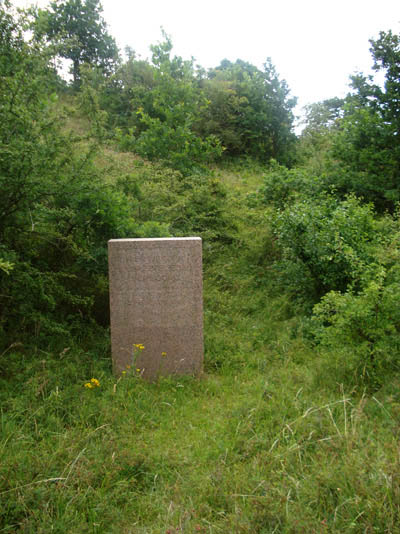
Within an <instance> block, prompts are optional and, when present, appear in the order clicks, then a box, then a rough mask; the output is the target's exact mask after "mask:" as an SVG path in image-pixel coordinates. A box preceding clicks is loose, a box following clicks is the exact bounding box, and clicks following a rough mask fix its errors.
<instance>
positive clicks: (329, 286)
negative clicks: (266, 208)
mask: <svg viewBox="0 0 400 534" xmlns="http://www.w3.org/2000/svg"><path fill="white" fill-rule="evenodd" d="M271 224H272V228H273V234H274V236H275V238H276V240H277V244H278V247H279V248H280V251H281V259H280V260H279V261H278V262H277V263H276V264H275V268H276V271H277V273H278V278H280V279H281V283H282V284H284V285H285V287H286V289H287V290H288V291H289V293H291V294H292V295H293V296H295V297H296V298H297V299H300V300H302V301H303V302H305V303H308V304H315V303H316V302H318V300H319V299H320V298H321V297H322V296H323V295H325V294H326V293H327V292H328V291H332V290H336V291H346V290H347V289H350V288H351V289H353V290H355V291H357V290H358V289H359V288H360V280H361V276H362V273H363V272H364V270H365V267H366V266H367V265H369V264H370V263H371V262H373V261H374V256H375V252H376V246H377V245H378V244H379V242H380V240H381V239H382V235H381V234H380V233H379V232H378V228H379V225H378V223H377V221H376V219H375V218H374V212H373V208H372V206H371V205H363V204H361V203H360V201H359V200H358V199H356V198H355V197H353V196H349V197H348V198H347V199H346V200H343V201H340V200H338V199H337V198H335V197H334V196H332V195H327V194H324V195H321V196H319V197H317V198H315V199H306V198H300V199H298V200H297V201H295V202H293V203H292V204H289V205H288V206H286V207H285V208H283V209H278V210H275V211H274V212H273V214H272V216H271Z"/></svg>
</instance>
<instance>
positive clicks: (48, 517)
mask: <svg viewBox="0 0 400 534" xmlns="http://www.w3.org/2000/svg"><path fill="white" fill-rule="evenodd" d="M121 165H123V163H121ZM257 173H258V171H257ZM257 173H255V172H252V171H251V170H243V171H242V172H240V173H238V172H237V171H236V172H234V171H233V170H229V169H225V170H216V171H215V175H216V177H217V179H220V180H222V181H223V182H224V183H225V184H226V185H228V187H229V189H230V203H231V204H230V205H231V207H232V211H233V213H234V214H235V217H236V220H237V224H238V237H237V239H236V240H235V241H234V242H233V244H231V245H224V246H215V247H214V248H212V249H211V250H208V251H207V254H206V261H205V265H204V268H205V273H204V307H205V316H204V317H205V372H204V375H203V376H202V377H200V378H198V379H194V378H191V377H184V378H171V379H163V380H160V381H159V382H157V383H154V384H149V383H146V382H144V381H143V380H142V379H141V378H140V377H137V376H135V374H134V372H133V373H131V374H128V375H126V376H125V377H124V378H122V379H120V380H116V379H115V378H114V377H113V376H112V374H111V361H110V353H109V345H108V337H106V338H104V337H103V335H101V334H99V339H98V342H97V348H96V349H94V348H93V344H92V345H91V346H90V349H85V342H84V340H82V344H81V346H80V348H77V347H65V349H64V350H62V351H58V352H57V353H46V352H40V351H33V352H32V353H30V352H27V350H26V349H24V350H22V347H18V346H14V347H10V349H9V350H8V351H7V352H6V353H4V354H2V355H0V358H1V359H2V360H3V362H2V364H1V367H2V371H3V373H2V378H1V385H0V399H1V414H0V421H1V440H0V446H1V454H0V458H1V460H0V532H2V533H3V532H4V533H32V534H39V533H43V534H47V533H59V534H61V533H63V534H65V533H76V534H81V533H110V534H111V533H115V534H172V533H185V534H191V533H204V534H205V533H210V534H217V533H222V534H231V533H232V534H233V533H238V534H239V533H243V534H244V533H248V534H274V533H276V534H278V533H285V534H288V533H293V534H297V533H304V534H311V533H315V534H325V533H338V534H339V533H341V534H343V533H360V534H361V533H365V534H369V533H371V534H372V533H382V534H383V533H397V532H400V514H399V512H400V485H399V482H400V478H399V477H400V469H399V461H400V455H399V450H400V449H399V438H400V435H399V434H400V432H399V428H400V426H399V423H400V383H399V381H398V379H397V378H393V379H392V380H391V381H388V383H386V384H385V386H384V387H382V388H381V389H380V390H379V391H377V392H375V393H374V394H371V393H367V392H365V391H363V390H360V389H356V388H353V387H352V386H351V383H350V381H343V380H342V378H341V377H343V373H342V372H341V369H339V368H337V369H336V368H335V364H334V362H330V361H329V360H328V359H327V357H326V356H325V355H324V354H322V353H321V354H320V353H319V352H318V351H317V350H316V349H315V348H314V349H313V348H311V347H310V345H309V344H308V343H307V342H306V341H305V340H303V338H302V336H301V334H300V332H301V328H300V326H301V321H302V318H301V317H293V316H292V315H291V314H290V313H288V312H287V308H288V306H287V302H286V300H285V297H284V296H279V295H277V294H276V293H275V294H274V293H273V292H272V291H271V289H270V287H269V285H268V276H267V275H266V274H265V267H264V266H263V265H262V263H260V261H259V259H260V257H262V256H263V254H267V253H270V252H268V250H269V249H268V247H267V246H266V244H265V243H266V241H267V238H268V228H265V227H264V226H265V223H264V216H263V213H262V211H257V209H255V208H254V209H251V208H249V207H246V210H244V209H242V206H243V203H244V202H245V197H246V195H247V194H248V193H251V192H252V191H254V190H255V189H256V187H257V184H258V179H257V176H258V174H257ZM245 215H246V216H245ZM204 246H205V247H207V246H208V245H207V243H205V244H204ZM16 341H18V340H16ZM138 342H140V340H138ZM91 378H96V379H97V380H98V381H99V384H100V385H99V386H95V387H93V388H92V389H89V388H87V387H85V386H84V384H85V383H87V382H88V380H90V379H91Z"/></svg>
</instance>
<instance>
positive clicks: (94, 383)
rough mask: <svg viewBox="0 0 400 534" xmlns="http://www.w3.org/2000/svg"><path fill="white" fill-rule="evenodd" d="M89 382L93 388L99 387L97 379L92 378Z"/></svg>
mask: <svg viewBox="0 0 400 534" xmlns="http://www.w3.org/2000/svg"><path fill="white" fill-rule="evenodd" d="M90 382H91V383H92V384H93V385H94V386H96V387H100V382H99V381H98V380H97V378H92V379H91V380H90Z"/></svg>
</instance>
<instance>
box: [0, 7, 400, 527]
mask: <svg viewBox="0 0 400 534" xmlns="http://www.w3.org/2000/svg"><path fill="white" fill-rule="evenodd" d="M77 12H83V13H84V15H85V16H84V18H83V19H82V20H86V21H90V24H87V27H91V28H92V30H93V35H94V37H95V39H94V41H93V43H92V44H93V48H90V47H89V45H88V43H87V42H86V41H85V40H84V39H83V38H81V33H80V32H81V31H82V25H80V24H78V22H79V21H77V20H75V19H76V13H77ZM100 13H101V5H100V3H99V2H98V1H97V0H93V1H89V0H87V1H86V2H85V1H83V0H82V1H81V0H79V1H78V0H56V1H55V2H52V3H51V6H50V8H49V10H41V11H40V10H39V11H37V10H36V9H34V8H32V9H31V10H29V11H28V12H26V13H19V14H18V13H16V12H15V10H14V9H13V8H12V6H11V5H10V3H9V2H8V1H5V2H4V3H3V4H1V5H0V89H1V90H0V110H1V111H0V112H1V121H0V192H1V194H0V384H1V387H0V400H1V437H0V446H1V450H2V454H1V458H2V461H1V463H0V531H1V532H21V533H22V532H25V533H35V534H36V533H41V532H43V533H47V532H50V531H51V532H59V533H65V532H77V533H78V532H79V533H82V532H107V533H108V532H110V533H111V532H116V533H117V532H118V533H121V532H122V533H126V534H128V533H135V534H136V533H138V534H139V533H143V534H144V533H146V534H151V533H154V534H155V533H157V534H168V533H169V534H171V533H172V532H185V533H187V534H189V533H195V532H203V533H206V532H207V533H208V532H210V533H218V532H221V533H231V532H235V533H236V532H237V533H249V534H272V533H286V534H288V533H293V534H295V533H301V532H307V533H308V532H310V533H323V532H332V533H338V534H339V533H343V532H354V533H360V534H361V533H366V532H388V533H395V532H399V531H400V530H399V527H398V525H399V524H400V520H399V514H400V498H399V495H400V486H399V473H400V471H399V458H398V440H399V432H398V428H399V420H400V419H399V418H400V410H399V407H400V394H399V391H400V390H399V373H398V371H399V361H400V316H399V311H398V310H399V306H398V302H399V299H400V271H399V267H398V265H399V259H400V221H399V212H398V200H399V178H400V176H399V169H400V167H399V153H398V112H399V110H398V96H399V91H400V79H399V72H400V71H399V69H400V52H399V37H398V36H395V35H393V34H392V33H391V32H387V33H385V32H382V33H381V34H380V36H379V38H378V39H377V40H376V41H372V42H371V46H372V48H371V52H372V56H373V61H374V64H375V68H376V70H383V72H384V73H385V80H386V81H385V85H384V87H380V86H379V85H377V84H376V83H375V82H374V80H373V79H370V78H366V77H364V76H363V75H362V74H360V75H357V76H353V77H352V85H351V91H350V93H349V95H348V97H346V98H345V99H331V100H329V101H325V102H320V103H315V104H314V105H312V106H310V107H309V108H308V110H307V124H306V127H305V129H304V132H303V134H302V135H301V136H300V137H299V138H297V139H296V137H295V135H294V134H293V130H292V126H293V124H292V123H293V116H292V108H293V106H294V103H295V100H294V99H293V98H291V97H290V93H289V89H288V87H287V85H286V83H285V82H284V81H283V80H280V79H279V76H278V74H277V71H276V69H275V67H274V66H273V64H272V63H271V61H270V60H269V59H268V60H267V61H266V63H265V65H264V70H260V69H258V68H256V67H255V66H253V65H251V64H249V63H246V62H244V61H241V60H237V61H236V62H230V61H228V60H223V61H222V62H221V64H220V65H219V66H217V67H216V68H214V69H211V70H210V71H209V72H205V71H204V70H203V69H201V68H198V67H195V66H194V63H193V62H192V61H184V60H183V59H182V58H180V57H176V56H173V55H172V42H171V39H170V38H169V37H168V36H167V35H166V34H163V41H162V42H161V43H158V44H156V45H153V46H152V53H153V55H152V60H151V61H150V62H148V61H143V60H139V59H137V58H136V56H135V53H134V52H133V51H132V50H128V54H127V59H123V58H121V57H119V56H118V54H117V50H116V47H115V42H114V40H113V38H112V37H111V36H110V35H109V34H108V31H107V27H106V25H105V22H104V20H103V19H102V18H101V16H100ZM74 21H75V22H77V24H74ZM28 28H29V29H30V30H31V31H30V33H26V29H28ZM87 37H88V35H86V34H85V38H87ZM60 56H61V57H67V58H70V59H71V60H72V72H73V78H74V79H73V82H72V83H71V84H68V83H67V82H65V81H63V79H62V78H61V77H60V75H59V73H58V72H57V70H56V67H55V65H57V57H60ZM86 61H90V62H91V65H88V64H85V62H86ZM170 235H175V236H187V235H199V236H201V237H202V238H203V250H204V286H205V288H204V289H205V291H204V301H205V302H204V304H205V349H206V357H205V374H204V376H202V377H201V378H200V379H194V378H191V377H184V378H182V377H174V378H168V379H163V380H160V381H158V382H157V383H154V384H148V383H145V382H144V381H143V380H142V379H141V378H140V376H139V375H135V373H134V372H133V373H127V375H126V376H124V377H123V378H121V379H119V380H117V379H115V378H113V376H112V374H111V365H110V351H109V341H108V323H109V319H108V311H107V310H108V285H107V249H106V246H107V240H108V239H110V238H116V237H119V238H121V237H127V236H129V237H160V236H170ZM137 342H138V343H140V342H141V340H137ZM91 379H92V380H91ZM85 384H86V387H85ZM87 384H90V385H92V387H88V386H87Z"/></svg>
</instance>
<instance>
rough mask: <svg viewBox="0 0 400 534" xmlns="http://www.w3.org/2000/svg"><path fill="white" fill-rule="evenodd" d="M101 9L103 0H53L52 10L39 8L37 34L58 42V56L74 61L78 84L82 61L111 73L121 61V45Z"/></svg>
mask: <svg viewBox="0 0 400 534" xmlns="http://www.w3.org/2000/svg"><path fill="white" fill-rule="evenodd" d="M102 10H103V9H102V6H101V3H100V0H54V1H53V2H51V3H50V9H48V10H39V11H38V15H37V20H36V24H35V31H36V34H37V35H38V36H42V35H45V36H46V37H47V39H48V40H50V41H53V42H56V43H58V44H59V47H58V51H59V55H60V56H61V57H63V58H66V59H70V60H71V61H72V74H73V78H74V84H75V85H78V84H79V80H80V66H81V65H82V63H89V64H91V65H92V66H97V67H100V68H101V70H102V71H103V72H105V73H107V74H109V73H110V72H111V71H112V70H113V69H114V67H115V65H116V63H117V61H118V48H117V45H116V43H115V39H114V38H113V37H112V36H111V35H109V33H108V31H107V25H106V23H105V21H104V19H103V17H102V16H101V13H102Z"/></svg>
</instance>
